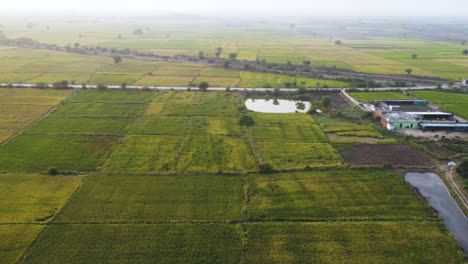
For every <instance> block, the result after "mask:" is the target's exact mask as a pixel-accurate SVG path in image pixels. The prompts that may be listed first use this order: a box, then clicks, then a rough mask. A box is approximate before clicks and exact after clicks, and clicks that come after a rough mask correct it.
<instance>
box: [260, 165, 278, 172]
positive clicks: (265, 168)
mask: <svg viewBox="0 0 468 264" xmlns="http://www.w3.org/2000/svg"><path fill="white" fill-rule="evenodd" d="M258 169H259V170H260V173H271V172H274V170H273V166H272V165H271V164H269V163H262V164H260V165H258Z"/></svg>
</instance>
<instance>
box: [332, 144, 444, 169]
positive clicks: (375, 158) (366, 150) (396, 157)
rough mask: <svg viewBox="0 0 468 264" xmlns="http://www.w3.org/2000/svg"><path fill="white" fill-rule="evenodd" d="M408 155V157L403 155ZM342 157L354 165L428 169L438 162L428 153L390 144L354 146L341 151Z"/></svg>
mask: <svg viewBox="0 0 468 264" xmlns="http://www.w3.org/2000/svg"><path fill="white" fill-rule="evenodd" d="M401 153H406V155H401ZM340 154H341V157H342V158H343V160H344V161H345V162H346V163H350V164H354V165H383V164H390V165H392V166H409V167H422V168H428V167H433V166H435V165H436V162H435V160H434V159H433V158H431V157H430V156H429V155H427V154H426V153H424V152H422V151H420V150H417V149H414V148H411V147H409V146H406V145H399V144H388V145H371V144H360V145H354V146H352V147H351V148H350V149H345V150H343V151H341V153H340Z"/></svg>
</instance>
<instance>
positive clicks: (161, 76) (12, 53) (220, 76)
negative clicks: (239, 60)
mask: <svg viewBox="0 0 468 264" xmlns="http://www.w3.org/2000/svg"><path fill="white" fill-rule="evenodd" d="M0 47H1V46H0ZM62 80H66V81H68V82H69V83H72V84H88V83H90V84H102V85H120V84H123V83H126V84H127V85H141V86H176V87H189V86H197V85H198V84H199V83H200V82H205V81H206V82H208V83H209V84H210V85H211V86H212V87H285V86H286V84H285V83H293V82H296V83H297V86H298V87H348V86H349V84H347V83H345V82H340V81H332V80H323V79H315V78H302V77H298V78H296V77H291V76H286V75H280V74H266V73H260V72H245V71H242V72H241V71H237V70H225V69H221V68H210V67H209V66H207V65H201V64H196V63H191V62H177V63H175V62H165V61H144V60H137V59H124V60H123V62H121V63H119V64H115V63H114V62H113V60H112V58H110V57H105V56H90V55H81V54H75V53H65V52H58V51H50V50H32V49H25V48H5V49H0V83H33V84H36V83H48V84H52V83H55V82H59V81H62Z"/></svg>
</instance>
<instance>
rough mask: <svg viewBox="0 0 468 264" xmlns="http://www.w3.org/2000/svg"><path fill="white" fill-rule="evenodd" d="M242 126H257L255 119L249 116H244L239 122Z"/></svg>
mask: <svg viewBox="0 0 468 264" xmlns="http://www.w3.org/2000/svg"><path fill="white" fill-rule="evenodd" d="M239 124H240V125H241V126H253V125H254V124H255V122H254V120H253V118H252V117H251V116H249V115H247V114H244V115H243V116H242V117H241V119H240V120H239Z"/></svg>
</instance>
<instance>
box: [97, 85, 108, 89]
mask: <svg viewBox="0 0 468 264" xmlns="http://www.w3.org/2000/svg"><path fill="white" fill-rule="evenodd" d="M97 89H98V90H106V89H107V86H105V85H103V84H98V86H97Z"/></svg>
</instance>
